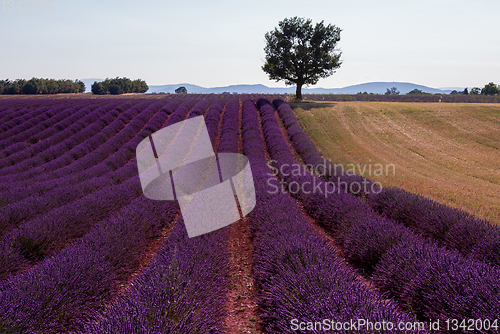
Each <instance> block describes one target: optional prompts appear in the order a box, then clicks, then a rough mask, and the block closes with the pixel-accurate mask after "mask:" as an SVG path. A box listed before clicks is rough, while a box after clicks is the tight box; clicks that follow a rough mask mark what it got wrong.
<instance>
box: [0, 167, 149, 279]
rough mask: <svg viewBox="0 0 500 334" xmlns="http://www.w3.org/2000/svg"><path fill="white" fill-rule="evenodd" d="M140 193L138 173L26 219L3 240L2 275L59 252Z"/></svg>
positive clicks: (0, 265) (4, 275) (0, 272)
mask: <svg viewBox="0 0 500 334" xmlns="http://www.w3.org/2000/svg"><path fill="white" fill-rule="evenodd" d="M141 194H142V188H141V185H140V181H139V177H138V176H136V177H134V178H132V179H130V180H128V181H125V182H123V183H121V184H119V185H115V186H111V187H108V188H105V189H102V190H99V191H96V192H94V193H92V194H90V195H88V196H85V197H84V198H82V199H80V200H78V201H75V202H71V203H69V204H67V205H64V206H61V207H59V208H57V209H54V210H51V211H49V212H47V213H45V214H43V215H39V216H37V217H35V218H33V219H31V220H28V221H25V222H23V223H22V224H20V225H19V226H18V227H17V228H15V229H13V230H11V231H10V232H8V233H6V234H5V235H4V236H3V237H2V239H1V240H0V279H2V278H5V277H7V276H8V275H10V274H13V273H16V272H18V271H22V270H25V269H26V268H29V267H31V266H33V265H34V264H36V263H38V262H40V261H41V260H43V259H44V258H46V257H47V256H50V255H53V254H55V253H57V252H58V251H60V250H61V249H63V248H64V247H66V246H67V245H68V244H69V243H70V242H71V241H73V240H75V239H78V238H81V237H82V236H84V235H85V234H86V233H88V232H89V230H90V229H91V228H92V227H93V226H94V225H95V224H96V223H98V222H99V221H101V220H103V219H106V218H107V217H109V215H111V214H112V213H113V212H115V211H117V210H120V209H121V208H122V207H124V206H125V205H127V204H128V203H130V202H131V201H132V200H133V199H135V198H136V197H138V196H140V195H141Z"/></svg>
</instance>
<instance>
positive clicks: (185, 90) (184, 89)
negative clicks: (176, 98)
mask: <svg viewBox="0 0 500 334" xmlns="http://www.w3.org/2000/svg"><path fill="white" fill-rule="evenodd" d="M187 92H188V91H187V89H186V87H184V86H180V87H179V88H177V89H176V90H175V93H176V94H187Z"/></svg>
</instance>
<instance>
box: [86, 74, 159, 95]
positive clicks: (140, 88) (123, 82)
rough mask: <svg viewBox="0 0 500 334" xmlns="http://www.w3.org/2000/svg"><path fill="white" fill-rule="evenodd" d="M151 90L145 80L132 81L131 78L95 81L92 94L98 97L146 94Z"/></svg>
mask: <svg viewBox="0 0 500 334" xmlns="http://www.w3.org/2000/svg"><path fill="white" fill-rule="evenodd" d="M148 89H149V86H148V85H147V83H146V82H145V81H144V80H140V79H137V80H130V79H129V78H125V77H123V78H118V77H116V78H114V79H109V78H106V80H104V81H102V82H97V81H95V82H94V83H93V84H92V88H91V90H92V93H93V94H97V95H103V94H112V95H118V94H125V93H145V92H147V90H148Z"/></svg>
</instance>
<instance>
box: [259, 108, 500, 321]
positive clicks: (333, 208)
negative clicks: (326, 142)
mask: <svg viewBox="0 0 500 334" xmlns="http://www.w3.org/2000/svg"><path fill="white" fill-rule="evenodd" d="M259 106H260V112H261V114H262V126H263V130H264V135H265V137H266V140H267V143H268V148H269V153H270V155H271V157H272V158H273V159H275V163H276V165H275V170H276V171H277V172H278V173H279V176H280V177H282V178H283V180H284V181H285V183H286V184H287V185H288V186H290V184H291V183H297V184H298V185H299V186H300V187H298V188H297V189H298V193H300V194H301V196H299V197H301V199H302V200H303V202H304V205H305V209H306V210H307V211H308V212H309V213H310V214H311V216H312V217H313V218H315V219H316V220H317V221H318V222H319V223H321V224H322V225H323V226H324V227H325V228H327V229H328V230H329V231H330V232H331V233H332V234H333V235H334V237H335V238H336V240H337V241H338V243H339V245H340V246H341V247H342V249H343V251H344V254H345V255H346V257H347V259H348V260H350V261H351V263H353V264H357V265H361V266H362V268H363V269H365V270H366V271H367V272H368V273H371V272H374V274H373V277H372V279H373V281H375V282H378V283H379V286H381V287H382V288H383V289H385V290H387V291H390V292H391V293H392V294H393V295H394V296H395V297H396V298H397V299H398V300H399V301H401V303H402V304H403V305H408V306H409V307H411V309H412V310H414V311H416V312H417V314H418V315H419V316H421V317H424V318H431V319H432V318H436V317H438V318H440V319H447V318H456V317H458V316H459V317H460V318H461V319H465V318H472V319H479V318H480V319H496V318H498V317H499V316H500V275H499V274H500V271H499V270H498V269H495V268H493V267H491V266H488V265H486V264H483V263H480V262H476V261H473V260H470V259H466V258H464V257H463V256H461V255H460V254H458V252H457V251H454V252H453V251H448V250H446V249H444V248H439V247H438V246H437V245H435V244H434V243H433V242H430V241H428V240H425V239H423V238H422V237H421V236H419V235H416V234H414V233H412V232H411V231H410V230H407V229H405V228H402V226H401V225H399V224H398V223H396V222H394V221H392V220H388V219H384V218H382V217H380V216H379V215H378V214H377V213H376V212H374V211H373V210H372V209H371V208H370V207H368V205H367V204H365V203H363V202H362V201H361V200H360V199H358V198H356V197H354V196H353V195H352V194H349V193H346V192H344V191H339V190H338V189H336V191H335V189H334V185H333V184H328V183H326V182H324V180H322V179H320V178H318V177H316V176H313V175H311V174H309V173H306V172H305V173H304V174H302V175H300V177H298V176H296V175H294V174H293V173H292V172H291V171H292V169H293V168H294V167H293V166H296V165H297V164H298V163H297V162H296V161H294V159H293V156H292V154H291V152H289V150H288V146H287V143H286V141H285V140H284V138H282V137H281V138H279V139H277V137H276V136H275V134H276V133H277V132H279V131H280V129H279V125H278V122H277V120H276V118H275V116H274V109H273V107H272V106H271V104H270V103H269V102H268V101H265V100H259ZM314 184H318V185H319V187H317V188H314V187H313V186H312V185H314ZM315 189H321V190H322V191H323V192H322V193H319V192H318V191H315ZM289 190H290V188H289ZM408 245H423V246H422V248H423V249H425V250H428V251H427V252H425V251H420V252H419V254H420V255H419V256H412V254H414V252H418V250H414V249H413V248H411V247H409V246H408ZM415 247H417V246H415ZM395 249H399V250H400V251H399V252H398V253H397V256H394V255H392V256H391V254H393V253H392V252H395ZM384 268H390V269H387V270H384ZM424 269H425V270H424ZM401 271H408V272H413V273H417V272H422V273H425V274H428V275H427V276H425V275H424V274H422V275H417V276H416V277H413V279H410V277H409V276H406V275H398V274H394V273H395V272H398V273H400V272H401ZM459 272H463V273H466V274H464V275H458V273H459ZM437 278H439V280H437ZM390 279H393V280H394V281H397V282H398V284H399V285H394V284H392V283H387V284H382V283H383V282H391V281H390ZM398 286H404V289H403V288H398ZM474 287H476V288H474ZM477 287H481V288H480V289H477ZM429 289H432V291H430V290H429ZM410 290H411V291H416V292H415V295H416V296H418V298H413V297H410V296H409V295H408V294H405V293H404V292H407V291H410ZM434 290H435V291H434ZM436 291H438V292H437V293H436ZM457 292H460V293H457ZM464 300H467V303H466V305H464Z"/></svg>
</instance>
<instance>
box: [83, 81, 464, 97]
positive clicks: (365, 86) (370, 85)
mask: <svg viewBox="0 0 500 334" xmlns="http://www.w3.org/2000/svg"><path fill="white" fill-rule="evenodd" d="M81 81H83V82H84V83H85V88H86V90H85V91H86V92H90V88H91V86H92V84H93V83H94V81H97V82H100V81H104V79H95V78H91V79H82V80H81ZM181 86H184V87H186V89H187V91H188V93H198V94H210V93H214V94H221V93H224V92H228V93H238V94H244V93H248V94H295V86H290V87H267V86H265V85H262V84H254V85H252V84H241V85H230V86H222V87H210V88H206V87H202V86H198V85H192V84H188V83H180V84H175V85H149V90H148V91H147V93H175V89H177V88H179V87H181ZM392 87H397V89H398V90H399V91H400V93H401V94H406V93H408V92H409V91H412V90H414V89H420V90H421V91H423V92H425V93H431V94H436V93H437V94H449V93H450V92H451V91H452V89H456V90H460V88H457V87H453V88H451V87H446V88H432V87H427V86H423V85H417V84H413V83H409V82H367V83H362V84H358V85H353V86H347V87H343V88H302V93H303V94H356V93H359V92H362V93H363V92H367V93H373V94H384V93H385V92H386V91H387V88H392ZM461 89H462V90H463V88H461Z"/></svg>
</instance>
